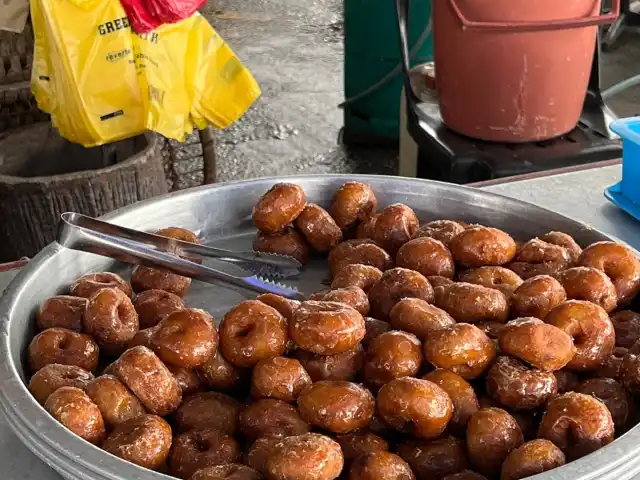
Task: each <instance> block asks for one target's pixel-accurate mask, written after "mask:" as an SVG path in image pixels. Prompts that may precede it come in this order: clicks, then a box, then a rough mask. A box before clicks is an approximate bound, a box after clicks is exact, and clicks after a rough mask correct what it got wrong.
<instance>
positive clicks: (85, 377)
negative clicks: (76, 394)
mask: <svg viewBox="0 0 640 480" xmlns="http://www.w3.org/2000/svg"><path fill="white" fill-rule="evenodd" d="M93 379H94V377H93V374H92V373H91V372H88V371H86V370H85V369H83V368H80V367H76V366H75V365H61V364H58V363H50V364H49V365H45V366H44V367H42V368H41V369H40V370H38V371H37V372H36V373H35V375H33V376H32V377H31V380H29V391H30V392H31V395H33V397H34V398H35V399H36V401H37V402H38V403H39V404H40V405H44V404H45V402H46V401H47V398H49V395H51V394H52V393H53V392H55V391H56V390H57V389H59V388H60V387H76V388H79V389H80V390H85V391H86V388H87V385H88V384H89V382H91V381H92V380H93Z"/></svg>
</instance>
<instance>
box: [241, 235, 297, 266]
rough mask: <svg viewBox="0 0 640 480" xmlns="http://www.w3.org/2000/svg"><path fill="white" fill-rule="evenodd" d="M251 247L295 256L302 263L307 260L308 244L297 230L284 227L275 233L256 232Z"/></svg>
mask: <svg viewBox="0 0 640 480" xmlns="http://www.w3.org/2000/svg"><path fill="white" fill-rule="evenodd" d="M253 249H254V250H255V251H256V252H264V253H275V254H277V255H285V256H288V257H292V258H295V259H296V260H297V261H298V262H300V263H301V264H302V265H306V264H307V262H308V261H309V245H307V241H306V240H305V239H304V237H303V236H302V234H300V233H299V232H298V231H297V230H295V229H293V228H291V227H286V228H285V229H284V230H282V231H280V232H275V233H264V232H258V233H256V236H255V238H254V239H253Z"/></svg>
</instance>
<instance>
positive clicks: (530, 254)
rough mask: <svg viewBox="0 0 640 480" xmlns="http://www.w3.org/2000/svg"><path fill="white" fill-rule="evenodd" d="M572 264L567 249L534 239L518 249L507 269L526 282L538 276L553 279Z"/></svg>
mask: <svg viewBox="0 0 640 480" xmlns="http://www.w3.org/2000/svg"><path fill="white" fill-rule="evenodd" d="M570 263H571V259H570V257H569V252H568V251H567V249H566V248H564V247H561V246H558V245H554V244H552V243H547V242H545V241H543V240H540V239H539V238H534V239H533V240H529V241H528V242H527V243H525V244H523V245H522V246H521V247H520V248H519V249H518V252H517V254H516V256H515V258H514V261H513V262H512V263H510V264H508V265H506V267H507V268H508V269H510V270H513V271H514V272H516V273H517V274H518V275H519V276H520V278H522V279H523V280H526V279H528V278H531V277H537V276H538V275H550V276H552V277H553V276H555V275H557V274H558V273H560V272H561V271H563V270H565V269H566V268H567V267H568V266H569V265H570Z"/></svg>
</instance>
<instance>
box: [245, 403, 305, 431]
mask: <svg viewBox="0 0 640 480" xmlns="http://www.w3.org/2000/svg"><path fill="white" fill-rule="evenodd" d="M238 424H239V427H240V431H241V432H242V434H243V435H244V436H245V438H246V439H247V440H249V441H250V442H255V441H256V440H257V439H259V438H261V437H267V436H275V437H292V436H297V435H304V434H305V433H308V432H309V431H310V430H311V427H310V426H309V424H308V423H307V422H305V421H304V420H303V419H302V418H301V417H300V414H299V413H298V410H296V408H295V407H294V406H292V405H289V404H288V403H285V402H283V401H281V400H275V399H273V398H261V399H260V400H257V401H255V402H253V403H252V404H251V405H249V406H247V408H245V409H244V410H243V411H242V412H241V413H240V415H239V417H238Z"/></svg>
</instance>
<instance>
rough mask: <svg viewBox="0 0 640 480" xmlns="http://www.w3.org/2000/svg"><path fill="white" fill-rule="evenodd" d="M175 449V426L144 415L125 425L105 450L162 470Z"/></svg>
mask: <svg viewBox="0 0 640 480" xmlns="http://www.w3.org/2000/svg"><path fill="white" fill-rule="evenodd" d="M170 448H171V427H170V426H169V424H168V423H167V422H166V421H165V420H163V419H162V418H160V417H157V416H156V415H143V416H141V417H137V418H134V419H131V420H129V421H127V422H124V423H121V424H120V425H118V426H117V427H116V428H114V429H113V431H112V432H111V433H110V434H109V436H108V437H107V438H106V439H105V441H104V442H103V443H102V449H103V450H105V451H106V452H109V453H110V454H112V455H115V456H116V457H120V458H122V459H123V460H126V461H128V462H131V463H134V464H136V465H140V466H141V467H145V468H148V469H149V470H160V469H161V468H162V467H163V466H164V464H165V462H166V460H167V458H168V457H169V449H170Z"/></svg>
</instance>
